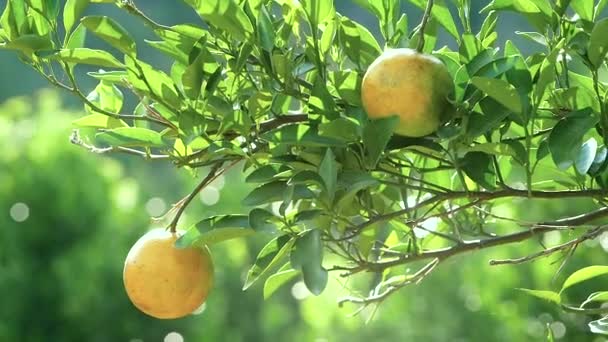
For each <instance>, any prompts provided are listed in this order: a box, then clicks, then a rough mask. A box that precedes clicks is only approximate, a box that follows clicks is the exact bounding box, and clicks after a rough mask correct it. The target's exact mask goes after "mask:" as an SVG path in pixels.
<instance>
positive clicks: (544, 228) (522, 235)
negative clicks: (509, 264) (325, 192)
mask: <svg viewBox="0 0 608 342" xmlns="http://www.w3.org/2000/svg"><path fill="white" fill-rule="evenodd" d="M607 216H608V207H603V208H601V209H598V210H596V211H592V212H589V213H586V214H583V215H577V216H573V217H569V218H564V219H560V220H557V221H554V222H543V223H541V224H540V225H538V226H532V227H531V228H530V229H529V230H524V231H521V232H516V233H512V234H508V235H503V236H497V237H493V238H488V239H478V240H472V241H464V242H462V243H460V244H457V245H453V246H451V247H445V248H440V249H435V250H431V251H427V252H422V253H420V254H404V255H403V256H401V257H399V258H397V259H393V260H389V261H382V262H365V263H362V264H360V265H358V266H355V267H350V268H349V267H340V266H337V267H334V270H345V271H348V272H349V273H348V274H353V273H357V272H361V271H365V270H368V271H373V272H378V271H382V270H384V269H387V268H390V267H394V266H399V265H404V264H409V263H412V262H415V261H421V260H428V259H434V258H438V259H439V260H443V259H447V258H449V257H452V256H454V255H458V254H462V253H465V252H469V251H473V250H478V249H485V248H490V247H496V246H501V245H506V244H511V243H516V242H521V241H524V240H527V239H529V238H531V237H533V236H536V235H540V234H544V233H548V232H552V231H556V230H562V229H564V228H565V227H569V226H580V225H582V224H586V223H589V222H591V221H594V220H596V219H599V218H603V217H607Z"/></svg>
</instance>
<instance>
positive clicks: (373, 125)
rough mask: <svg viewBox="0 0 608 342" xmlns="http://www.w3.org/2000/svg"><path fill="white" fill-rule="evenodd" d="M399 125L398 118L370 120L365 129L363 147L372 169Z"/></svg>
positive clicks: (368, 164)
mask: <svg viewBox="0 0 608 342" xmlns="http://www.w3.org/2000/svg"><path fill="white" fill-rule="evenodd" d="M398 124H399V117H398V116H391V117H387V118H382V119H378V120H370V121H368V122H367V123H366V125H365V127H364V129H363V145H365V150H366V152H367V153H366V155H365V160H366V162H367V166H368V167H369V168H371V169H373V168H375V167H376V164H378V161H379V160H380V157H381V156H382V153H383V152H384V149H385V148H386V145H387V144H388V142H389V140H390V138H391V136H392V135H393V131H394V130H395V128H396V127H397V125H398Z"/></svg>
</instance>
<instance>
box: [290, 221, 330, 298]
mask: <svg viewBox="0 0 608 342" xmlns="http://www.w3.org/2000/svg"><path fill="white" fill-rule="evenodd" d="M290 259H291V265H292V267H293V268H294V269H301V270H302V275H303V276H304V284H306V287H307V288H308V290H309V291H310V292H311V293H313V294H314V295H319V294H321V292H323V290H324V289H325V286H327V278H328V274H327V270H325V269H324V268H323V266H322V263H323V243H322V242H321V231H320V230H319V229H311V230H307V231H305V232H304V233H302V234H301V235H300V236H298V238H297V240H296V242H295V244H294V247H293V249H292V251H291V255H290Z"/></svg>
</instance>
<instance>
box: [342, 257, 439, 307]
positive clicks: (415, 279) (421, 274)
mask: <svg viewBox="0 0 608 342" xmlns="http://www.w3.org/2000/svg"><path fill="white" fill-rule="evenodd" d="M439 262H440V259H439V258H435V259H433V260H432V261H431V262H429V263H428V264H426V265H424V266H423V267H422V268H421V269H419V270H418V271H417V272H416V273H415V274H413V275H412V276H410V277H408V278H407V279H406V280H405V281H403V282H401V283H399V284H392V285H390V286H389V287H388V288H387V289H386V290H384V292H382V293H379V294H375V295H373V296H369V297H366V298H361V297H352V296H348V297H343V298H341V299H339V300H338V306H340V307H342V306H343V305H344V303H346V302H350V303H355V304H364V305H369V304H371V303H375V302H381V301H383V300H384V299H386V298H387V297H388V296H390V295H391V294H392V293H394V292H397V291H398V290H399V289H401V288H402V287H404V286H406V285H409V284H412V283H414V284H419V283H420V282H421V281H422V280H423V279H424V278H425V277H426V276H427V275H428V274H429V273H431V272H432V271H433V270H434V269H435V267H436V266H437V265H438V264H439Z"/></svg>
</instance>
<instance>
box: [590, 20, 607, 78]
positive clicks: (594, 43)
mask: <svg viewBox="0 0 608 342" xmlns="http://www.w3.org/2000/svg"><path fill="white" fill-rule="evenodd" d="M606 53H608V18H604V19H602V20H600V21H598V22H596V23H595V26H593V31H591V38H589V47H588V48H587V55H588V57H589V61H591V64H592V65H593V66H595V68H596V69H599V68H600V67H601V66H602V64H603V63H604V59H605V58H606Z"/></svg>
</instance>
